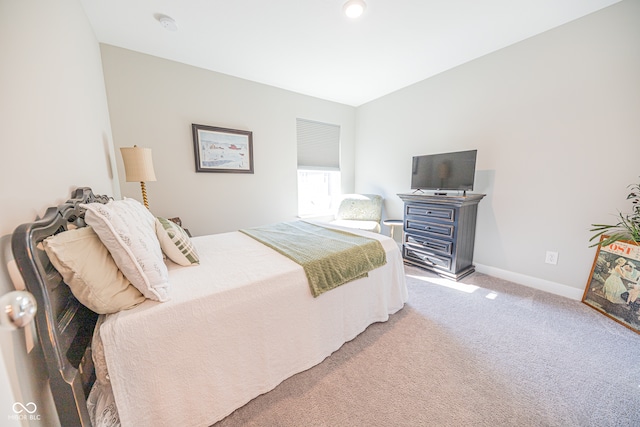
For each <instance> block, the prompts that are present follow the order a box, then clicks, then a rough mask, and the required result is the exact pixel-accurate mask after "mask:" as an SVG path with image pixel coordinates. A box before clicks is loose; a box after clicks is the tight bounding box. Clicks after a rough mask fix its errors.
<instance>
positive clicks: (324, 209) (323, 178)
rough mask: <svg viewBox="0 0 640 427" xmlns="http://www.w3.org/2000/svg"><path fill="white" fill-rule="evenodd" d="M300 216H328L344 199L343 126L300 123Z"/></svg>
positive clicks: (310, 121)
mask: <svg viewBox="0 0 640 427" xmlns="http://www.w3.org/2000/svg"><path fill="white" fill-rule="evenodd" d="M296 131H297V142H298V215H300V216H311V215H327V214H329V213H331V212H332V210H333V206H334V202H335V201H336V200H337V198H338V196H339V195H340V187H341V186H340V126H338V125H332V124H328V123H321V122H314V121H312V120H305V119H297V120H296Z"/></svg>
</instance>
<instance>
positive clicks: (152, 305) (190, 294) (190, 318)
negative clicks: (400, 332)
mask: <svg viewBox="0 0 640 427" xmlns="http://www.w3.org/2000/svg"><path fill="white" fill-rule="evenodd" d="M349 231H352V232H356V231H353V230H349ZM361 234H364V235H366V236H368V237H374V238H377V239H379V240H380V241H381V242H382V245H383V247H384V248H385V250H386V252H387V264H386V265H385V266H383V267H380V268H378V269H376V270H373V271H371V272H370V273H369V277H368V278H364V279H359V280H356V281H353V282H350V283H347V284H345V285H342V286H340V287H338V288H336V289H333V290H331V291H329V292H327V293H325V294H323V295H320V296H319V297H318V298H313V297H312V296H311V292H310V290H309V286H308V284H307V279H306V276H305V274H304V271H303V269H302V267H301V266H299V265H298V264H296V263H294V262H293V261H291V260H289V259H288V258H286V257H285V256H283V255H280V254H279V253H277V252H275V251H274V250H272V249H270V248H268V247H266V246H264V245H262V244H261V243H259V242H257V241H255V240H253V239H252V238H250V237H248V236H246V235H244V234H242V233H240V232H231V233H224V234H218V235H212V236H202V237H195V238H194V239H193V242H194V244H195V246H196V248H197V250H198V254H199V255H200V259H201V264H200V265H199V266H193V267H180V266H178V265H175V264H170V265H169V275H170V283H171V286H172V290H171V300H169V301H167V302H164V303H158V302H154V301H150V300H148V301H146V302H144V303H143V304H141V305H140V306H138V307H136V308H135V309H132V310H127V311H123V312H120V313H117V314H115V315H111V316H109V317H108V318H107V319H106V320H105V322H104V324H103V325H102V327H101V329H100V333H101V335H102V341H103V343H104V350H105V355H106V360H107V366H108V369H109V376H110V378H111V384H112V387H113V392H114V395H115V401H116V404H117V407H118V412H119V414H120V420H121V421H122V425H123V426H136V427H139V426H154V427H155V426H178V425H180V426H210V425H211V424H213V423H215V422H216V421H219V420H221V419H222V418H224V417H226V416H227V415H229V414H230V413H231V412H233V411H234V410H235V409H237V408H239V407H241V406H242V405H244V404H245V403H247V402H248V401H250V400H251V399H253V398H254V397H256V396H258V395H260V394H262V393H265V392H268V391H270V390H272V389H273V388H275V387H276V386H277V385H278V384H279V383H280V382H282V381H283V380H285V379H286V378H288V377H290V376H292V375H294V374H296V373H298V372H302V371H304V370H306V369H308V368H310V367H312V366H314V365H316V364H318V363H320V362H322V360H324V359H325V358H326V357H327V356H329V355H330V354H331V353H332V352H334V351H336V350H337V349H339V348H340V346H342V344H343V343H345V342H346V341H349V340H351V339H353V338H354V337H356V336H357V335H358V334H359V333H361V332H362V331H364V329H365V328H366V327H367V326H368V325H370V324H371V323H374V322H379V321H385V320H387V319H388V318H389V314H391V313H395V312H396V311H398V310H400V309H401V308H402V307H403V305H404V303H405V302H406V300H407V289H406V286H405V279H404V269H403V262H402V257H401V254H400V251H399V250H398V247H397V245H396V243H395V242H394V241H393V240H391V239H390V238H388V237H386V236H383V235H379V234H370V233H369V234H367V233H365V232H362V233H361Z"/></svg>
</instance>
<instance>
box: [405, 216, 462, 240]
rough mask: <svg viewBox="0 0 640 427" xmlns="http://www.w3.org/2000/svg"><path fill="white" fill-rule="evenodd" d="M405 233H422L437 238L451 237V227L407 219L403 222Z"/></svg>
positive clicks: (452, 228) (452, 229)
mask: <svg viewBox="0 0 640 427" xmlns="http://www.w3.org/2000/svg"><path fill="white" fill-rule="evenodd" d="M405 231H406V232H411V231H419V232H422V233H430V234H433V235H435V236H438V237H448V238H452V237H453V231H454V227H453V225H447V224H439V223H434V222H425V221H418V220H415V219H411V218H408V219H407V220H406V221H405Z"/></svg>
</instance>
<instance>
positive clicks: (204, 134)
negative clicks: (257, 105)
mask: <svg viewBox="0 0 640 427" xmlns="http://www.w3.org/2000/svg"><path fill="white" fill-rule="evenodd" d="M198 138H199V143H200V167H202V168H215V169H233V170H249V168H250V158H249V156H250V152H249V140H248V138H247V135H238V134H232V133H223V132H215V131H209V130H202V129H199V130H198Z"/></svg>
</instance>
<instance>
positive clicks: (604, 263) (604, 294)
mask: <svg viewBox="0 0 640 427" xmlns="http://www.w3.org/2000/svg"><path fill="white" fill-rule="evenodd" d="M607 237H608V236H601V238H600V241H601V242H602V241H603V240H604V239H606V238H607ZM639 279H640V246H638V245H637V244H636V243H635V242H633V241H627V240H619V241H616V242H613V243H611V244H610V245H607V246H600V245H599V246H598V250H597V252H596V256H595V259H594V261H593V267H592V268H591V274H590V275H589V281H588V282H587V287H586V289H585V291H584V295H583V296H582V302H583V303H585V304H586V305H588V306H589V307H591V308H593V309H595V310H597V311H599V312H600V313H602V314H604V315H605V316H607V317H609V318H611V319H613V320H615V321H616V322H618V323H620V324H622V325H624V326H626V327H627V328H629V329H631V330H633V331H635V332H637V333H640V281H639Z"/></svg>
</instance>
